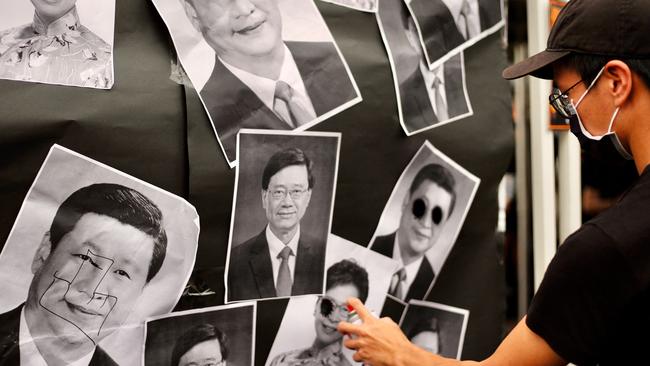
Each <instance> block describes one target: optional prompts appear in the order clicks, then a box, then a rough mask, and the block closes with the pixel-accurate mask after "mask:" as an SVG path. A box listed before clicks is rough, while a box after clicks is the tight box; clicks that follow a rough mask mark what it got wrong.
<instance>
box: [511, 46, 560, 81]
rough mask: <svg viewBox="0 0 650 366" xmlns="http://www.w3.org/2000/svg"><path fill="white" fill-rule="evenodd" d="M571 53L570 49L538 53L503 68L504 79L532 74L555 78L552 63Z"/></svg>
mask: <svg viewBox="0 0 650 366" xmlns="http://www.w3.org/2000/svg"><path fill="white" fill-rule="evenodd" d="M569 53H571V52H570V51H542V52H540V53H538V54H536V55H533V56H530V57H529V58H527V59H525V60H523V61H521V62H518V63H516V64H514V65H512V66H510V67H507V68H506V69H505V70H503V73H502V74H501V75H502V76H503V78H504V79H508V80H512V79H517V78H520V77H522V76H526V75H532V76H534V77H537V78H541V79H547V80H551V79H553V68H552V67H551V65H552V64H553V63H554V62H555V61H557V60H559V59H561V58H562V57H564V56H566V55H568V54H569Z"/></svg>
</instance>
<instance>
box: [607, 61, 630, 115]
mask: <svg viewBox="0 0 650 366" xmlns="http://www.w3.org/2000/svg"><path fill="white" fill-rule="evenodd" d="M605 75H606V77H607V78H608V80H609V84H608V86H609V88H608V89H609V90H608V92H609V93H610V94H611V95H612V96H613V97H614V104H615V105H616V106H617V107H620V106H621V105H623V104H624V103H625V102H627V101H628V99H629V97H630V94H631V93H632V84H633V77H632V70H630V67H629V66H628V65H627V64H626V63H624V62H623V61H620V60H612V61H609V62H608V63H607V65H605Z"/></svg>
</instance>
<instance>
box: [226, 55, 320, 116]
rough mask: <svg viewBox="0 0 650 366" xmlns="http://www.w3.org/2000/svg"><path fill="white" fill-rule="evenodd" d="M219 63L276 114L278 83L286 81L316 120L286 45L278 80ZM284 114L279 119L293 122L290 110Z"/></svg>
mask: <svg viewBox="0 0 650 366" xmlns="http://www.w3.org/2000/svg"><path fill="white" fill-rule="evenodd" d="M219 61H221V63H223V65H224V66H225V67H226V68H227V69H228V70H230V72H232V73H233V74H234V75H235V76H236V77H237V78H238V79H239V80H241V81H242V82H243V83H244V84H245V85H246V86H247V87H248V88H249V89H250V90H252V91H253V93H255V95H257V97H258V98H260V100H261V101H262V103H264V105H265V106H266V107H268V108H269V109H270V110H272V111H275V112H276V113H277V110H276V108H274V102H275V87H276V83H277V82H278V81H284V82H285V83H287V84H289V86H291V88H292V89H293V98H294V99H296V100H298V102H299V103H300V104H301V105H302V107H303V108H304V109H305V110H306V111H307V113H309V114H310V115H311V116H312V119H316V111H315V110H314V105H313V104H312V102H311V99H309V95H308V94H307V89H306V88H305V83H304V82H303V80H302V76H300V71H299V70H298V66H297V65H296V61H295V60H294V58H293V55H292V54H291V51H289V48H287V46H286V45H284V59H283V62H282V68H281V69H280V76H279V77H278V79H277V80H273V79H269V78H265V77H263V76H258V75H255V74H253V73H250V72H248V71H245V70H242V69H240V68H238V67H236V66H233V65H230V64H228V63H227V62H225V61H224V60H223V59H221V58H219ZM285 109H286V108H285ZM284 113H286V114H285V115H282V114H283V113H282V112H280V113H279V114H280V115H279V117H280V118H281V119H282V120H283V121H291V117H290V116H289V115H288V113H289V112H288V109H286V111H285V112H284ZM287 124H289V126H291V127H292V128H293V127H297V126H292V125H291V123H289V122H287Z"/></svg>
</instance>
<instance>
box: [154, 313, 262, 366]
mask: <svg viewBox="0 0 650 366" xmlns="http://www.w3.org/2000/svg"><path fill="white" fill-rule="evenodd" d="M256 312H257V304H256V303H254V302H248V303H246V302H242V303H238V304H230V305H224V306H215V307H209V308H203V309H195V310H188V311H181V312H174V313H171V314H167V315H162V316H158V317H153V318H149V319H148V320H147V322H146V324H145V329H146V335H145V339H146V343H145V346H144V348H145V350H144V352H143V354H144V362H143V363H142V364H143V365H145V366H149V365H151V366H179V365H221V363H220V362H225V363H224V364H223V365H229V366H253V359H254V352H255V328H256V327H255V316H256Z"/></svg>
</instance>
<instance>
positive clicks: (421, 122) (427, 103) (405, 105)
mask: <svg viewBox="0 0 650 366" xmlns="http://www.w3.org/2000/svg"><path fill="white" fill-rule="evenodd" d="M380 4H381V6H380V7H379V10H378V13H377V16H378V18H379V19H380V20H381V21H380V24H381V27H382V30H383V32H382V34H383V35H384V39H385V42H386V48H387V50H388V53H389V54H390V56H391V59H392V64H393V72H394V78H395V80H396V83H395V84H396V92H397V95H398V101H399V104H400V107H401V108H400V110H399V112H400V122H401V124H402V127H403V129H404V132H406V134H407V135H409V136H410V135H412V134H415V133H418V132H421V131H425V130H427V129H430V128H433V127H436V126H440V125H442V124H443V123H447V122H452V121H456V120H460V119H462V118H465V117H468V116H471V115H472V114H473V111H472V108H471V105H470V102H469V97H468V95H467V88H466V86H465V75H464V72H465V65H464V55H463V53H462V52H461V53H459V54H457V55H455V56H454V57H452V58H450V59H449V60H447V61H445V62H444V63H443V64H441V65H440V66H438V67H437V68H435V69H434V70H429V67H428V65H427V61H426V58H425V57H424V52H423V50H422V45H421V44H420V40H419V37H418V33H417V28H416V26H415V23H414V21H413V17H412V16H411V15H410V13H409V11H408V9H407V7H406V5H405V4H404V3H403V1H401V0H381V2H380Z"/></svg>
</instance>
